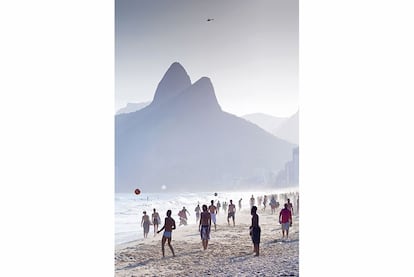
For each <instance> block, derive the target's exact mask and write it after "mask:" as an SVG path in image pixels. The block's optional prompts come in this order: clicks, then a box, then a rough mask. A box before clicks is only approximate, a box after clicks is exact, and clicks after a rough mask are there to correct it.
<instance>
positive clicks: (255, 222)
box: [250, 206, 261, 256]
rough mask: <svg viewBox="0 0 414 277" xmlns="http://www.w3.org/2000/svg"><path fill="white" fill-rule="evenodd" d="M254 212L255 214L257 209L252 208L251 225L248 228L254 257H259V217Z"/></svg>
mask: <svg viewBox="0 0 414 277" xmlns="http://www.w3.org/2000/svg"><path fill="white" fill-rule="evenodd" d="M256 212H257V207H256V206H253V207H252V210H251V212H250V213H251V215H252V225H251V226H250V236H251V237H252V242H253V248H254V253H255V256H259V244H260V232H261V230H260V226H259V216H258V214H257V213H256Z"/></svg>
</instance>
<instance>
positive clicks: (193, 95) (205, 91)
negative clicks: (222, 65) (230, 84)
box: [183, 77, 221, 110]
mask: <svg viewBox="0 0 414 277" xmlns="http://www.w3.org/2000/svg"><path fill="white" fill-rule="evenodd" d="M183 97H186V98H188V100H189V101H191V102H190V103H191V105H192V106H193V107H194V106H197V107H198V108H203V109H205V108H208V109H215V110H221V108H220V105H219V104H218V101H217V98H216V94H215V92H214V87H213V84H212V83H211V80H210V78H207V77H202V78H200V79H199V80H198V81H197V82H195V83H194V84H193V85H192V86H191V87H189V88H188V89H187V91H186V93H185V94H183Z"/></svg>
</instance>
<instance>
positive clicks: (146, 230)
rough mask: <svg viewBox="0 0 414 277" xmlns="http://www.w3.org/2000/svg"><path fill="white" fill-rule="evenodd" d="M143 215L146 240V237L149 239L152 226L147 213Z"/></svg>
mask: <svg viewBox="0 0 414 277" xmlns="http://www.w3.org/2000/svg"><path fill="white" fill-rule="evenodd" d="M143 214H144V215H143V216H142V220H141V227H144V238H146V237H148V233H149V227H150V225H151V221H150V218H149V216H148V215H147V212H146V211H144V212H143Z"/></svg>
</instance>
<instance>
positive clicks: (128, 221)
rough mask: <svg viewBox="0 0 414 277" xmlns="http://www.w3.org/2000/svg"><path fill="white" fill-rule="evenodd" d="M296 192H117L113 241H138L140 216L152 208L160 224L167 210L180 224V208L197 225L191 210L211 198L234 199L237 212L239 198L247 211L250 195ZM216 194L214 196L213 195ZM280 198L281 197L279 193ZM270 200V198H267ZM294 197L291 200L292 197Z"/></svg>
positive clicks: (222, 200) (141, 235)
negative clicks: (183, 209) (184, 208)
mask: <svg viewBox="0 0 414 277" xmlns="http://www.w3.org/2000/svg"><path fill="white" fill-rule="evenodd" d="M295 191H298V190H297V189H296V188H289V189H284V190H267V191H246V192H235V191H225V192H222V191H221V192H220V191H217V192H197V193H190V192H187V193H167V192H163V193H141V194H140V195H136V194H134V193H133V192H131V193H116V194H115V244H116V245H119V244H123V243H127V242H131V241H135V240H141V239H143V238H144V232H143V228H142V227H141V220H142V216H143V211H146V212H147V215H149V216H150V218H151V214H152V213H153V209H154V208H155V209H156V210H157V212H158V213H159V215H160V218H161V222H162V223H161V225H160V226H159V228H161V227H162V226H163V223H164V218H165V217H166V212H167V210H171V211H172V217H173V218H174V219H175V221H176V224H177V227H178V224H179V217H178V215H177V214H178V212H179V211H180V210H181V209H182V208H183V207H186V209H187V210H188V211H189V212H190V216H188V224H189V225H195V224H196V216H195V212H194V209H195V207H196V206H197V204H198V203H199V204H200V207H201V206H202V205H203V204H206V205H207V206H209V204H210V201H211V200H214V203H216V202H217V200H220V203H223V202H224V201H226V202H227V203H229V201H230V199H232V200H233V203H234V204H235V205H236V209H237V211H238V212H240V211H239V208H238V201H239V199H242V209H241V211H245V212H249V210H250V204H249V199H250V197H251V195H252V194H253V195H254V197H257V196H259V195H262V196H263V195H265V194H266V195H271V194H277V195H280V194H281V193H287V192H295ZM215 193H217V196H215ZM279 197H280V196H279ZM269 200H270V199H269ZM292 200H293V199H292ZM153 232H154V227H153V226H152V225H151V226H150V232H149V234H148V236H152V235H153Z"/></svg>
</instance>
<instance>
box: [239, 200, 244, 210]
mask: <svg viewBox="0 0 414 277" xmlns="http://www.w3.org/2000/svg"><path fill="white" fill-rule="evenodd" d="M242 200H243V199H242V198H240V199H239V211H241V202H242Z"/></svg>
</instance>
